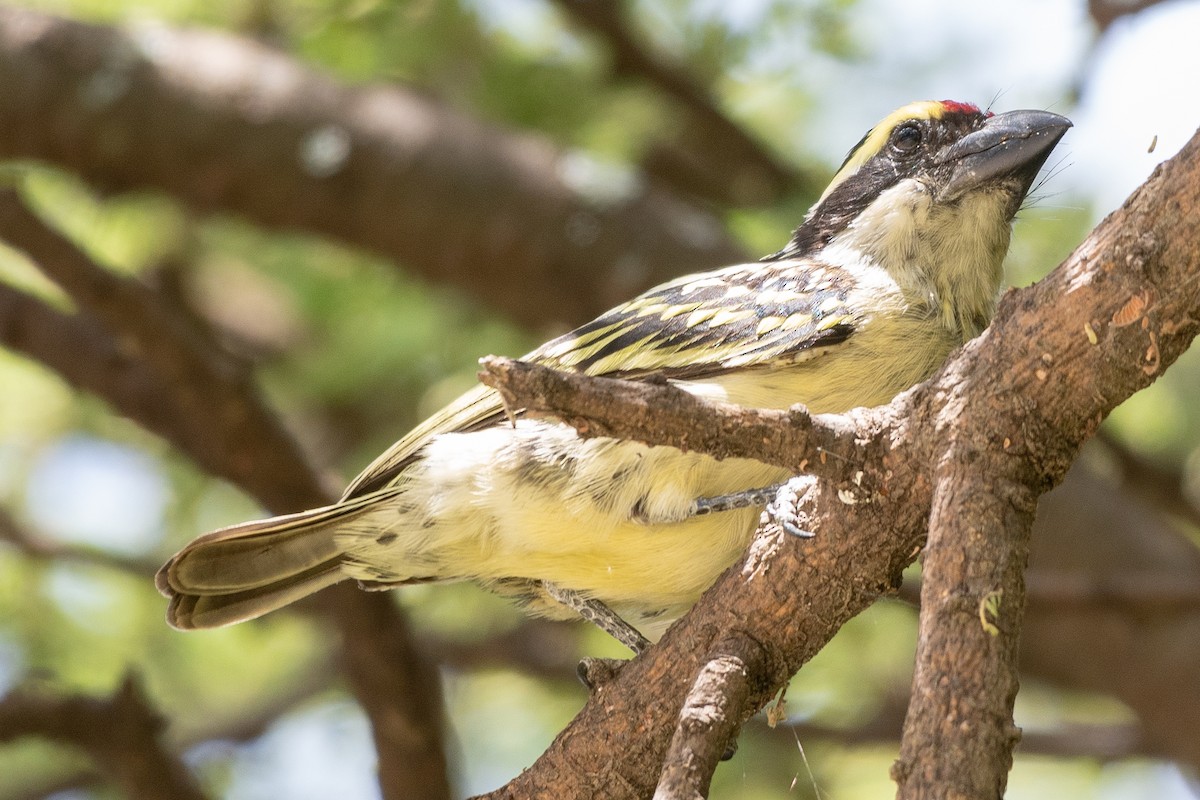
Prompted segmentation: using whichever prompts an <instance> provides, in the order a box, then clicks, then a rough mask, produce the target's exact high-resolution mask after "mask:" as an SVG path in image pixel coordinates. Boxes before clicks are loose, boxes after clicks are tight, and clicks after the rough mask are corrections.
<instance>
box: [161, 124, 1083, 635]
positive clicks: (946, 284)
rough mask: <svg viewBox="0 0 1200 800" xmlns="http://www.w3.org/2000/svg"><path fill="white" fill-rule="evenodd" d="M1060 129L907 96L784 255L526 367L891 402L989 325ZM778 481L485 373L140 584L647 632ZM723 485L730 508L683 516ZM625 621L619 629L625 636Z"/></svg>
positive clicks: (230, 615)
mask: <svg viewBox="0 0 1200 800" xmlns="http://www.w3.org/2000/svg"><path fill="white" fill-rule="evenodd" d="M1070 125H1071V123H1070V122H1069V121H1068V120H1067V119H1065V118H1064V117H1061V116H1058V115H1056V114H1051V113H1049V112H1045V111H1011V112H1008V113H1005V114H999V115H993V114H991V113H986V112H983V111H981V110H980V109H979V108H978V107H976V106H974V105H971V104H968V103H958V102H953V101H940V102H937V101H930V102H918V103H912V104H910V105H907V106H904V107H903V108H900V109H898V110H897V111H895V112H893V113H892V114H889V115H888V116H887V117H886V118H884V119H883V120H882V121H881V122H880V123H879V124H878V125H876V126H875V127H874V128H872V129H871V130H870V131H869V132H868V133H867V135H866V136H864V137H863V138H862V140H861V141H860V142H859V143H858V145H856V146H855V147H854V149H853V150H851V151H850V154H849V155H848V156H847V158H846V161H845V163H843V165H842V167H841V169H840V170H839V171H838V172H837V174H836V175H835V176H834V178H833V181H832V182H831V183H830V185H829V187H828V188H827V189H826V190H825V192H824V193H823V194H822V195H821V197H820V199H819V200H818V201H817V202H816V204H815V205H813V207H812V209H811V210H810V211H809V212H808V214H807V216H806V217H805V219H804V222H803V223H802V224H801V225H800V226H799V227H798V228H797V229H796V230H795V232H794V233H793V235H792V238H791V240H790V241H789V242H788V244H787V246H786V247H784V248H783V249H782V250H780V251H779V252H778V253H775V254H774V255H771V256H768V257H766V258H764V259H763V260H762V261H759V262H757V263H752V264H740V265H737V266H732V267H728V268H725V269H720V270H716V271H714V272H705V273H698V274H694V275H688V276H685V277H682V278H679V279H677V280H674V281H671V282H669V283H666V284H663V285H662V286H659V287H657V288H655V289H651V290H650V291H648V292H646V293H645V294H643V295H641V296H639V297H637V298H635V299H633V300H630V301H629V302H628V303H625V304H624V305H621V306H618V307H617V308H614V309H613V310H611V311H609V312H607V313H606V314H603V315H602V316H600V317H599V318H597V319H595V320H593V321H592V322H589V323H587V324H586V325H583V326H582V327H580V328H578V329H576V330H574V331H572V332H571V333H568V334H566V335H564V336H560V337H559V338H557V339H554V340H553V341H551V342H548V343H546V344H545V345H543V346H541V347H539V348H538V349H536V350H534V351H533V352H532V353H529V354H528V355H526V356H525V357H524V359H525V360H528V361H532V362H536V363H539V364H545V365H547V366H551V367H556V368H559V369H565V370H575V371H579V372H583V373H586V374H588V375H604V376H611V377H620V378H626V379H629V380H646V379H650V378H654V379H660V380H661V379H665V380H668V381H670V382H671V383H673V384H674V385H676V386H678V387H680V388H682V389H685V390H687V391H689V392H692V393H694V394H696V395H699V396H702V397H707V398H713V399H718V400H723V401H727V402H732V403H739V404H742V405H747V406H758V407H763V408H787V407H789V406H791V405H793V404H795V403H803V404H804V405H806V406H807V407H808V408H809V410H810V411H812V412H814V413H820V412H841V411H846V410H848V409H850V408H853V407H856V406H872V405H879V404H882V403H886V402H888V401H890V400H891V399H892V398H893V397H894V396H895V395H896V394H898V393H899V392H901V391H903V390H905V389H908V388H909V387H911V386H913V385H915V384H917V383H919V382H921V381H922V380H924V379H926V378H927V377H929V376H930V375H931V374H932V373H933V372H934V371H935V370H936V369H937V368H938V367H939V366H940V365H941V364H942V363H943V361H944V360H945V359H946V356H947V355H948V354H949V353H950V352H951V351H952V350H953V349H954V348H956V347H958V346H959V345H961V344H962V343H963V342H965V341H967V340H968V339H970V338H971V337H973V336H976V335H977V334H979V333H980V331H982V330H983V328H984V327H985V326H987V324H988V322H989V320H990V319H991V317H992V313H993V310H994V308H995V303H996V298H997V295H998V292H999V288H1000V281H1001V277H1002V262H1003V260H1004V256H1005V253H1006V252H1007V250H1008V244H1009V237H1010V233H1011V230H1012V220H1013V217H1014V215H1015V214H1016V213H1017V210H1018V209H1019V208H1020V207H1021V204H1022V202H1023V201H1024V199H1025V196H1026V194H1027V193H1028V192H1029V190H1030V187H1031V186H1032V184H1033V181H1034V179H1035V177H1036V176H1037V174H1038V171H1039V170H1040V169H1041V167H1042V165H1043V164H1044V163H1045V161H1046V159H1047V157H1048V156H1049V154H1050V152H1051V151H1052V150H1053V149H1054V147H1055V145H1056V144H1057V143H1058V141H1059V140H1060V139H1061V138H1062V136H1063V134H1064V133H1066V131H1067V129H1068V128H1069V127H1070ZM787 477H789V476H788V474H787V473H786V471H785V470H782V469H780V468H779V467H775V466H770V465H768V464H763V463H760V462H757V461H753V460H750V459H739V458H731V459H726V460H722V461H718V460H716V459H713V458H710V457H708V456H705V455H701V454H697V453H685V452H681V451H679V450H676V449H674V448H671V447H648V446H646V445H643V444H639V443H635V442H625V441H619V440H616V439H607V438H595V439H581V438H579V437H578V436H577V435H576V433H575V431H574V430H573V429H572V428H570V427H568V426H566V425H563V424H560V423H558V422H555V421H551V420H544V419H523V418H520V416H519V415H518V418H517V419H516V420H515V423H510V421H509V419H508V417H507V416H506V412H505V409H504V407H503V405H502V402H501V399H500V396H499V395H498V394H497V393H496V392H495V391H494V390H492V389H489V388H486V387H482V386H480V387H477V388H475V389H473V390H471V391H469V392H467V393H466V394H465V395H463V396H462V397H460V398H459V399H458V400H456V401H455V402H453V403H451V404H450V405H449V406H447V407H446V408H444V409H443V410H442V411H440V412H438V413H437V414H435V415H434V416H433V417H431V418H430V419H428V420H426V421H425V422H424V423H422V424H421V425H419V426H417V428H416V429H414V430H413V431H412V432H410V433H409V434H408V435H407V436H405V437H404V438H402V439H401V440H400V441H398V442H397V443H396V444H394V445H392V447H391V448H389V449H388V450H387V451H386V452H385V453H383V454H382V455H381V456H380V457H379V458H377V459H376V460H375V461H374V463H372V464H371V465H370V466H368V467H367V468H366V470H365V471H364V472H363V473H362V474H361V475H359V476H358V477H357V478H355V479H354V481H352V482H351V484H350V486H349V488H348V489H347V490H346V493H345V494H344V495H343V497H342V499H341V500H339V501H338V502H337V503H335V504H334V505H331V506H327V507H324V508H318V509H313V510H311V511H304V512H301V513H298V514H289V515H286V516H281V517H274V518H272V519H267V520H262V521H257V522H247V523H244V524H241V525H234V526H232V527H229V528H225V529H222V530H219V531H215V532H213V533H209V534H206V535H204V536H201V537H199V538H198V539H196V540H195V541H193V542H192V543H191V544H189V545H187V546H186V547H184V548H183V549H182V550H181V551H179V553H177V554H176V555H175V556H174V557H172V558H171V559H170V561H168V562H167V563H166V564H165V565H164V566H163V567H162V569H161V570H160V571H159V573H158V576H157V579H156V582H157V585H158V588H159V589H160V591H162V592H163V594H165V595H166V596H167V597H169V598H170V599H171V602H170V606H169V609H168V611H167V619H168V621H169V622H170V624H171V625H173V626H175V627H177V628H183V629H191V628H211V627H217V626H221V625H228V624H230V623H235V622H240V621H243V620H247V619H252V618H254V617H257V616H259V615H261V614H265V613H267V612H268V611H273V610H275V609H277V608H280V607H281V606H285V605H287V604H289V603H291V602H293V601H295V600H298V599H299V598H301V597H304V596H306V595H309V594H311V593H313V592H315V591H317V590H319V589H321V588H324V587H326V586H330V585H332V584H335V583H337V582H339V581H343V580H347V579H351V580H356V581H359V582H360V583H361V584H362V585H364V587H367V588H381V587H383V588H386V587H392V586H403V585H404V584H410V583H428V582H431V581H463V580H471V581H476V582H478V583H480V584H482V585H483V586H485V587H487V588H489V589H492V590H494V591H496V592H499V593H500V594H503V595H507V596H510V597H513V598H516V599H517V600H518V601H519V602H520V603H521V604H522V605H523V606H525V608H527V609H528V610H529V611H530V612H531V613H534V614H537V615H541V616H546V617H553V618H561V619H565V618H571V617H574V616H575V615H576V614H578V613H583V614H584V615H585V616H588V617H589V618H593V617H594V616H595V615H596V614H597V613H600V612H608V611H610V610H611V611H612V612H615V613H616V615H618V617H619V619H618V620H617V628H620V624H621V623H620V620H621V619H623V620H625V621H627V622H628V623H631V624H633V625H636V626H640V627H643V628H644V629H646V630H651V631H654V630H657V629H658V628H661V627H662V626H663V624H664V623H666V622H669V621H670V620H672V619H674V618H676V617H678V616H679V615H681V614H682V613H684V612H685V611H686V610H687V609H688V608H689V607H690V606H691V604H692V603H693V602H694V601H695V600H696V599H697V598H698V597H699V596H700V594H701V592H703V591H704V590H705V589H706V588H707V587H708V586H709V585H710V584H711V583H712V582H713V581H714V580H715V579H716V577H717V576H718V575H720V573H721V572H722V571H723V570H725V568H726V567H728V566H729V565H730V564H731V563H733V561H734V560H735V559H737V558H738V556H739V555H740V554H741V553H742V551H743V550H744V549H745V547H746V545H747V544H748V543H749V541H750V538H751V536H752V534H753V532H754V529H755V527H756V525H757V523H758V520H759V516H760V508H759V505H758V504H760V503H761V502H762V497H763V495H764V493H763V492H761V491H756V490H761V489H763V488H764V487H771V486H774V485H775V484H778V483H780V482H781V481H783V480H785V479H786V478H787ZM729 496H732V497H733V498H734V502H728V503H725V504H723V505H727V506H730V508H729V510H724V511H719V512H716V513H699V512H700V511H701V510H707V508H706V505H708V501H709V500H711V499H712V498H726V497H729ZM737 498H743V499H744V502H737ZM606 629H609V630H613V628H611V627H607V626H606ZM614 633H615V635H620V633H619V631H614ZM634 636H635V639H634V640H628V639H623V640H624V641H626V642H627V643H629V644H631V646H634V647H635V648H636V647H637V646H638V641H637V639H636V632H635V633H634Z"/></svg>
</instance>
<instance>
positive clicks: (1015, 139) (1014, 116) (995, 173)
mask: <svg viewBox="0 0 1200 800" xmlns="http://www.w3.org/2000/svg"><path fill="white" fill-rule="evenodd" d="M1070 127H1071V120H1069V119H1067V118H1066V117H1061V116H1059V115H1058V114H1052V113H1050V112H1049V111H1008V112H1006V113H1004V114H998V115H997V116H994V117H990V118H988V119H987V121H985V122H984V123H983V127H982V128H980V129H979V130H977V131H974V132H972V133H969V134H967V135H966V136H964V137H963V138H962V139H959V140H958V141H957V142H955V143H954V144H952V145H950V146H949V147H947V148H946V150H945V151H944V152H943V153H942V154H941V156H940V157H939V158H938V161H939V163H942V164H953V167H952V170H953V171H952V172H951V175H950V180H949V182H948V183H947V184H946V185H945V186H944V187H943V188H942V191H941V193H940V199H942V200H947V201H953V200H955V199H957V198H959V197H961V196H962V195H964V194H966V193H967V192H968V191H970V190H972V189H974V188H976V187H977V186H982V185H983V184H985V183H988V182H991V181H997V180H1001V179H1005V178H1007V179H1011V180H1012V183H1013V184H1014V187H1015V188H1018V189H1019V190H1020V196H1021V197H1024V196H1025V193H1026V192H1028V191H1029V187H1030V186H1032V185H1033V180H1034V178H1036V177H1037V174H1038V170H1040V169H1041V168H1042V165H1043V164H1044V163H1046V159H1047V158H1048V157H1049V156H1050V151H1051V150H1053V149H1054V146H1055V145H1056V144H1058V142H1059V140H1060V139H1062V137H1063V134H1065V133H1066V132H1067V129H1068V128H1070Z"/></svg>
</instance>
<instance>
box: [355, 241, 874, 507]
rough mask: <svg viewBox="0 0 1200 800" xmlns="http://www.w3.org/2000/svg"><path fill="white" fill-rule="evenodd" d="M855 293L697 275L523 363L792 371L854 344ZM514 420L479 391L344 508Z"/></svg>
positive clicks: (751, 275)
mask: <svg viewBox="0 0 1200 800" xmlns="http://www.w3.org/2000/svg"><path fill="white" fill-rule="evenodd" d="M854 285H855V283H854V278H853V277H852V276H851V275H850V274H848V273H847V272H846V271H845V270H843V269H841V268H839V267H835V266H832V265H829V264H823V263H820V262H814V261H812V260H803V261H776V262H770V263H765V264H764V263H758V264H741V265H738V266H735V267H727V268H726V269H722V270H718V271H716V272H708V273H703V274H699V275H688V276H685V277H683V278H679V279H677V280H674V281H671V282H669V283H665V284H663V285H661V286H658V287H657V288H654V289H651V290H650V291H648V292H646V293H645V294H643V295H640V296H639V297H637V298H635V299H633V300H630V301H629V302H627V303H625V304H623V305H620V306H617V307H616V308H614V309H612V310H611V311H609V312H607V313H605V314H603V315H601V316H600V317H597V318H596V319H595V320H593V321H592V322H589V323H587V324H586V325H583V326H582V327H579V328H576V329H575V330H574V331H571V332H570V333H567V334H564V335H563V336H560V337H558V338H557V339H554V340H552V341H550V342H547V343H546V344H544V345H542V346H541V347H539V348H538V349H536V350H534V351H533V352H532V353H529V354H528V355H526V356H525V357H524V358H523V360H525V361H531V362H534V363H539V364H545V365H546V366H551V367H557V368H559V369H566V370H572V371H578V372H583V373H585V374H587V375H599V376H606V377H619V378H629V379H639V378H646V377H649V376H661V377H665V378H670V379H676V380H687V381H702V380H705V379H707V378H713V377H716V376H719V375H722V374H725V373H727V372H731V371H734V370H750V369H760V368H772V367H783V366H787V365H790V364H795V363H798V362H800V361H803V360H806V359H808V358H811V357H812V356H813V355H815V354H816V353H818V352H820V350H821V348H824V347H829V346H831V345H835V344H839V343H841V342H844V341H845V340H846V339H847V338H849V337H850V336H851V334H852V333H853V332H854V328H855V324H856V320H855V317H854V315H853V312H852V310H851V309H850V308H849V306H848V305H847V302H846V299H847V294H848V293H849V292H850V290H851V289H852V288H853V287H854ZM504 416H505V412H504V406H503V403H502V402H501V400H500V396H499V394H497V393H496V392H495V391H494V390H492V389H490V388H488V387H486V386H477V387H475V388H474V389H472V390H471V391H469V392H467V393H466V394H464V395H462V396H461V397H459V398H458V399H457V400H456V401H454V402H453V403H451V404H450V405H448V406H446V407H445V408H444V409H442V410H441V411H439V412H438V413H436V414H434V415H433V416H432V417H430V418H429V419H427V420H426V421H425V422H423V423H421V424H420V425H418V426H417V427H416V428H414V429H413V430H412V431H410V432H409V433H408V435H406V436H405V437H404V438H402V439H401V440H400V441H398V442H396V443H395V444H394V445H392V446H391V447H390V448H389V449H388V450H387V451H386V452H384V453H383V454H382V455H380V456H379V458H377V459H376V460H375V461H374V462H373V463H372V464H371V465H370V466H368V467H367V468H366V470H364V471H363V473H362V474H361V475H359V476H358V477H357V478H355V479H354V481H353V482H352V483H351V484H350V486H349V487H348V488H347V489H346V494H345V495H344V498H343V499H348V498H351V497H356V496H359V495H362V494H366V493H368V492H372V491H376V490H379V489H382V488H384V487H386V486H387V485H388V484H389V483H391V481H392V480H394V479H395V478H396V476H397V475H399V474H400V473H401V472H402V471H403V470H404V468H405V467H406V466H407V465H408V463H409V462H410V461H411V459H412V458H413V457H414V456H415V455H416V454H417V453H418V452H419V451H420V449H421V448H422V447H423V446H424V445H425V443H426V442H428V441H429V439H430V438H432V437H433V436H435V435H437V434H440V433H452V432H467V431H473V430H479V429H481V428H486V427H490V426H491V425H494V424H495V423H496V422H498V421H500V420H502V419H504Z"/></svg>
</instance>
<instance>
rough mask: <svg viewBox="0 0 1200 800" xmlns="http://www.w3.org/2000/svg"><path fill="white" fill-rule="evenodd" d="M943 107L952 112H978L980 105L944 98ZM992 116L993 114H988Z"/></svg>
mask: <svg viewBox="0 0 1200 800" xmlns="http://www.w3.org/2000/svg"><path fill="white" fill-rule="evenodd" d="M942 108H944V109H946V110H947V111H949V112H950V113H952V114H978V113H979V106H977V105H975V104H974V103H960V102H958V101H957V100H943V101H942ZM988 116H989V117H990V116H991V114H988Z"/></svg>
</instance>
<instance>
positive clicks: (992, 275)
mask: <svg viewBox="0 0 1200 800" xmlns="http://www.w3.org/2000/svg"><path fill="white" fill-rule="evenodd" d="M1009 203H1010V196H1009V195H1008V193H1007V192H1004V191H1003V190H996V191H979V192H975V193H974V194H971V195H967V196H965V197H963V198H961V199H960V200H958V201H956V202H953V203H939V202H937V201H936V200H935V199H934V197H933V195H932V194H931V193H930V191H929V190H928V189H927V188H926V187H925V186H924V185H923V184H921V183H919V182H918V181H915V180H906V181H902V182H900V183H899V184H897V185H896V186H893V187H892V188H891V189H888V190H887V191H885V192H883V193H882V194H881V195H880V196H879V197H878V198H877V199H876V200H875V202H873V203H872V204H871V205H870V206H868V207H867V209H866V210H865V211H864V212H863V213H862V214H861V215H860V216H859V217H858V218H857V219H855V220H854V222H852V223H851V224H850V225H849V226H848V227H847V229H846V230H845V231H843V232H842V233H841V234H839V235H837V236H836V237H834V239H833V241H832V242H831V247H835V248H838V249H841V248H846V249H847V250H851V251H855V252H856V253H857V254H858V256H859V257H860V258H864V259H865V260H868V261H870V262H873V263H874V264H876V265H877V266H879V267H881V268H883V269H884V270H886V271H887V273H888V274H889V275H891V276H892V279H893V280H894V281H895V282H896V285H897V286H898V287H899V288H900V290H901V292H902V293H903V294H904V296H905V297H906V298H907V300H908V302H909V303H910V304H911V305H912V309H911V310H912V311H914V312H916V313H924V314H929V315H931V316H936V317H937V318H938V320H939V321H940V322H941V323H942V325H943V326H944V327H945V328H946V329H947V331H949V332H950V333H951V334H952V335H953V336H954V337H955V338H956V339H959V340H961V341H966V340H967V339H971V338H973V337H975V336H977V335H979V334H980V333H981V332H982V331H983V329H984V328H986V327H987V325H988V323H989V322H990V321H991V318H992V314H993V313H994V312H995V309H996V299H997V296H998V294H999V292H1000V282H1001V280H1002V279H1003V276H1004V256H1005V254H1006V253H1007V252H1008V243H1009V238H1010V236H1011V234H1012V224H1011V221H1010V216H1009V212H1008V208H1009Z"/></svg>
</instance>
